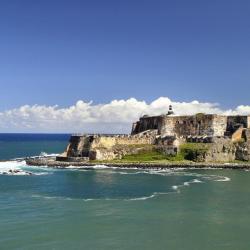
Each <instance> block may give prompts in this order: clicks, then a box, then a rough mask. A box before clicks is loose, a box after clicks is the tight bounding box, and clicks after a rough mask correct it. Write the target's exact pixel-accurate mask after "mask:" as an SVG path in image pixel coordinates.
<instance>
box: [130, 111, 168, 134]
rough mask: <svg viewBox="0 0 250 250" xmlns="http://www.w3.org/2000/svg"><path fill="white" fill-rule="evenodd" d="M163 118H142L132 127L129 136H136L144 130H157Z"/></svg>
mask: <svg viewBox="0 0 250 250" xmlns="http://www.w3.org/2000/svg"><path fill="white" fill-rule="evenodd" d="M162 118H163V116H150V117H148V116H144V117H142V118H140V120H139V121H138V122H136V123H133V125H132V132H131V134H132V135H133V134H138V133H141V132H143V131H146V130H150V129H157V130H159V128H160V125H161V121H162Z"/></svg>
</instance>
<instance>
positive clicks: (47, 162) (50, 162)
mask: <svg viewBox="0 0 250 250" xmlns="http://www.w3.org/2000/svg"><path fill="white" fill-rule="evenodd" d="M25 162H26V164H27V165H29V166H48V167H52V168H68V167H76V168H83V167H84V168H85V169H86V168H87V167H93V166H97V165H99V166H108V167H117V168H119V167H120V168H131V169H132V168H138V169H171V168H190V169H207V168H210V169H250V162H246V163H244V162H242V163H216V162H110V163H109V162H105V163H104V162H103V163H101V162H100V163H98V162H63V161H56V160H55V159H53V158H36V159H25Z"/></svg>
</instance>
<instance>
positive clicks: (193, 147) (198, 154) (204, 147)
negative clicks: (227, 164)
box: [179, 143, 209, 161]
mask: <svg viewBox="0 0 250 250" xmlns="http://www.w3.org/2000/svg"><path fill="white" fill-rule="evenodd" d="M208 149H209V144H207V143H185V144H183V145H181V146H180V152H179V154H180V155H181V156H182V157H183V159H185V160H189V161H199V160H201V158H202V157H203V156H204V155H205V154H206V152H207V151H208Z"/></svg>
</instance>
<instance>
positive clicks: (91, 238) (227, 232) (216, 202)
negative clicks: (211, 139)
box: [0, 149, 250, 250]
mask: <svg viewBox="0 0 250 250" xmlns="http://www.w3.org/2000/svg"><path fill="white" fill-rule="evenodd" d="M44 150H46V149H44ZM54 153H57V152H54ZM10 169H12V170H13V171H14V170H19V171H18V173H14V172H12V173H10V172H9V170H10ZM31 173H32V175H30V174H31ZM249 187H250V172H248V171H244V170H238V171H237V170H183V169H182V170H181V169H175V170H165V171H158V170H150V171H145V170H138V169H133V170H127V169H116V168H107V167H100V166H96V167H94V168H93V169H92V170H87V169H81V170H79V169H74V168H73V167H72V168H70V169H64V170H63V169H51V168H47V167H46V166H44V167H39V168H37V167H30V166H26V164H25V162H24V161H21V160H20V161H5V162H1V163H0V249H155V250H157V249H190V250H193V249H230V250H235V249H249V248H250V243H249V236H248V235H249V231H250V188H249Z"/></svg>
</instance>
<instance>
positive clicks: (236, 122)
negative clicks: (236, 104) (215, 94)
mask: <svg viewBox="0 0 250 250" xmlns="http://www.w3.org/2000/svg"><path fill="white" fill-rule="evenodd" d="M249 121H250V120H249V116H239V115H238V116H228V117H227V131H231V132H232V133H233V132H235V131H236V130H237V129H238V128H239V127H240V126H242V127H243V128H249V126H250V123H249Z"/></svg>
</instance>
